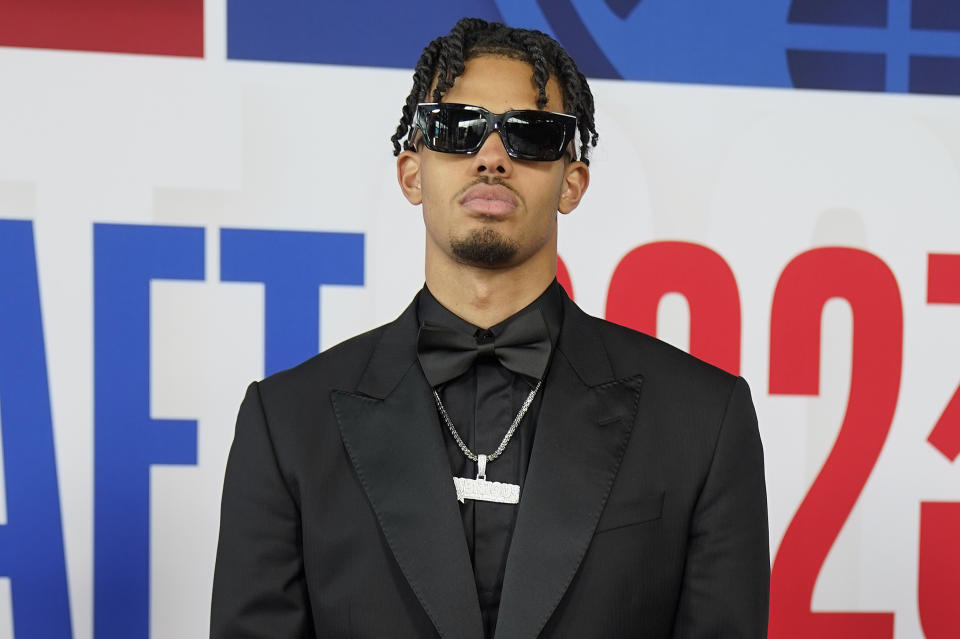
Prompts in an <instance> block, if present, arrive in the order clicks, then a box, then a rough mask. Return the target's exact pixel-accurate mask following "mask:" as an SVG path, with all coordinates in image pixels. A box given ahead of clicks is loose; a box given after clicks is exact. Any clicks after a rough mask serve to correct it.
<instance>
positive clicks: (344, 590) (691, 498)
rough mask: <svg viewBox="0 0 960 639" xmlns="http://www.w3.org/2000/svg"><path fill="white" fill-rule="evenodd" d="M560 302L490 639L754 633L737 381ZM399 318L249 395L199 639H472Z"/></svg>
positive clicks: (750, 425) (408, 314)
mask: <svg viewBox="0 0 960 639" xmlns="http://www.w3.org/2000/svg"><path fill="white" fill-rule="evenodd" d="M564 305H565V307H564V320H563V328H562V330H561V334H560V338H559V340H558V342H557V347H556V350H555V353H554V356H553V360H552V363H551V365H550V369H549V372H548V374H547V379H546V382H545V386H544V390H543V391H542V392H543V403H542V407H541V410H540V416H539V420H538V425H537V431H536V438H535V440H534V444H533V450H532V452H531V457H530V465H529V468H528V471H527V476H526V481H525V485H524V488H523V494H522V496H521V500H520V504H519V505H518V508H519V512H518V516H517V520H516V527H515V529H514V533H513V539H512V544H511V547H510V551H509V555H508V558H507V563H506V569H505V575H504V580H503V591H502V598H501V603H500V614H499V619H498V625H497V632H496V637H497V639H520V638H526V639H533V638H534V637H538V636H540V637H603V638H615V637H664V638H668V637H684V638H695V637H723V638H726V637H729V638H731V639H733V638H736V639H749V638H753V637H764V636H766V622H767V600H768V587H769V586H768V585H769V570H770V568H769V566H770V564H769V550H768V537H767V535H768V533H767V514H766V513H767V511H766V493H765V487H764V474H763V452H762V449H761V444H760V438H759V434H758V430H757V422H756V416H755V413H754V409H753V404H752V402H751V399H750V392H749V389H748V388H747V385H746V383H745V382H744V381H743V380H742V379H740V378H737V377H734V376H732V375H729V374H727V373H725V372H723V371H721V370H719V369H717V368H714V367H712V366H709V365H707V364H704V363H703V362H701V361H699V360H697V359H695V358H693V357H690V356H689V355H687V354H685V353H683V352H681V351H679V350H677V349H675V348H673V347H671V346H668V345H666V344H664V343H663V342H660V341H658V340H656V339H653V338H651V337H648V336H646V335H643V334H641V333H637V332H635V331H631V330H628V329H626V328H623V327H620V326H617V325H615V324H611V323H609V322H605V321H603V320H600V319H597V318H593V317H590V316H588V315H586V314H584V313H583V312H582V311H581V310H580V309H579V308H578V307H577V306H576V305H574V304H573V302H571V301H570V300H569V299H566V298H565V301H564ZM417 330H418V326H417V321H416V311H415V305H411V306H410V307H409V308H407V310H406V311H405V312H404V313H403V315H401V316H400V317H399V318H398V319H397V320H396V321H394V322H392V323H390V324H387V325H385V326H382V327H380V328H377V329H375V330H373V331H370V332H368V333H365V334H363V335H360V336H358V337H355V338H353V339H351V340H348V341H347V342H344V343H343V344H340V345H339V346H336V347H334V348H332V349H330V350H328V351H326V352H324V353H322V354H320V355H318V356H316V357H314V358H313V359H311V360H309V361H307V362H305V363H303V364H301V365H300V366H298V367H296V368H294V369H291V370H289V371H285V372H282V373H279V374H277V375H273V376H271V377H269V378H267V379H265V380H264V381H262V382H260V383H254V384H252V385H251V386H250V388H249V389H248V391H247V396H246V398H245V399H244V401H243V405H242V406H241V408H240V414H239V417H238V420H237V430H236V435H235V439H234V442H233V447H232V448H231V451H230V458H229V462H228V464H227V472H226V479H225V483H224V488H223V503H222V512H221V522H220V543H219V548H218V551H217V565H216V573H215V579H214V589H213V606H212V617H211V635H212V636H213V637H216V638H218V639H219V638H230V639H236V638H241V637H264V638H267V637H269V638H271V639H285V638H288V637H298V638H299V637H314V636H316V637H355V638H367V637H371V638H372V637H377V638H380V637H389V638H397V639H403V638H422V637H437V636H440V637H444V638H451V639H454V638H455V639H482V629H481V620H480V608H479V604H478V601H477V593H476V586H475V583H474V578H473V573H472V567H471V563H470V558H469V556H468V553H467V546H466V540H465V539H464V534H463V525H462V521H461V518H460V513H459V510H458V505H457V501H456V496H455V492H454V487H453V481H452V479H451V475H450V464H449V461H448V459H447V454H446V451H445V449H444V444H443V438H444V437H445V436H448V435H446V433H445V431H444V429H443V427H442V426H441V424H440V422H439V419H438V416H437V411H436V407H435V404H434V400H433V397H432V395H431V389H430V386H429V385H428V384H427V382H426V380H425V379H424V376H423V372H422V371H421V369H420V365H419V363H418V360H417V355H416V335H417Z"/></svg>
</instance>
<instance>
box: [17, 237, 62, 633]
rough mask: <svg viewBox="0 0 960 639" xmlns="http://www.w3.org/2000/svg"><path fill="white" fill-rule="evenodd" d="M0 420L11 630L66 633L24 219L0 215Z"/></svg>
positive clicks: (45, 391) (53, 474) (53, 476)
mask: <svg viewBox="0 0 960 639" xmlns="http://www.w3.org/2000/svg"><path fill="white" fill-rule="evenodd" d="M0 309H2V310H0V427H2V429H3V458H4V459H3V461H4V467H5V470H6V473H5V480H6V486H7V523H6V524H5V525H4V526H0V575H2V576H5V577H9V578H10V585H11V591H12V599H13V625H14V629H15V632H16V635H17V636H18V637H51V638H52V637H63V638H64V639H66V638H68V637H70V636H71V629H70V602H69V600H68V595H67V571H66V566H65V563H64V555H63V528H62V526H61V524H60V495H59V490H58V487H57V463H56V457H55V456H54V450H53V423H52V420H51V418H50V391H49V388H48V386H47V362H46V354H45V353H44V344H43V321H42V319H41V313H40V287H39V283H38V279H37V261H36V254H35V253H34V248H33V224H32V222H25V221H23V222H22V221H13V220H0Z"/></svg>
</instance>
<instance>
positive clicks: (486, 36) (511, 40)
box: [390, 18, 599, 164]
mask: <svg viewBox="0 0 960 639" xmlns="http://www.w3.org/2000/svg"><path fill="white" fill-rule="evenodd" d="M481 55H501V56H504V57H508V58H514V59H516V60H522V61H523V62H526V63H528V64H529V65H530V66H531V67H533V82H534V84H535V85H536V87H537V108H539V109H542V108H544V107H545V106H546V104H547V92H546V88H547V82H549V80H550V76H551V75H553V76H554V77H556V79H557V81H558V83H559V84H560V88H561V91H562V93H563V110H564V111H565V112H566V113H569V114H571V115H574V116H576V117H577V128H578V129H579V131H580V160H581V161H583V162H584V163H586V164H589V163H590V159H589V150H590V148H591V147H595V146H596V145H597V140H599V135H597V130H596V126H595V124H594V120H593V110H594V103H593V94H592V93H591V92H590V85H589V84H588V83H587V79H586V78H585V77H584V76H583V74H582V73H580V70H579V69H578V68H577V65H576V63H575V62H574V61H573V59H572V58H571V57H570V55H569V54H568V53H567V52H566V51H564V49H563V47H561V46H560V44H559V43H557V41H556V40H554V39H553V38H551V37H550V36H548V35H547V34H545V33H542V32H540V31H532V30H527V29H515V28H512V27H508V26H506V25H503V24H500V23H497V22H487V21H485V20H481V19H479V18H463V19H461V20H460V21H459V22H457V24H455V25H454V27H453V29H451V31H450V33H448V34H447V35H445V36H441V37H439V38H437V39H435V40H433V41H432V42H431V43H430V44H428V45H427V46H426V47H425V48H424V49H423V53H422V54H421V55H420V59H419V60H418V61H417V66H416V68H415V69H414V71H413V87H412V88H411V89H410V94H409V95H408V96H407V99H406V101H405V102H404V105H403V108H402V112H401V116H400V123H399V124H398V125H397V129H396V131H395V132H394V134H393V135H392V136H390V141H391V142H392V143H393V154H394V155H399V154H400V151H401V150H410V151H413V150H415V147H414V145H413V143H412V140H413V118H414V115H415V113H416V109H417V104H419V103H420V102H425V101H427V92H428V91H429V90H430V85H431V84H432V83H433V82H434V80H436V83H437V84H436V87H435V88H434V90H433V93H432V95H431V100H430V101H432V102H439V101H440V100H441V98H443V94H444V93H446V92H447V91H448V90H449V89H450V88H451V87H452V86H453V84H454V82H456V79H457V78H458V77H460V75H462V74H463V71H464V68H465V63H466V61H467V60H470V59H471V58H475V57H478V56H481Z"/></svg>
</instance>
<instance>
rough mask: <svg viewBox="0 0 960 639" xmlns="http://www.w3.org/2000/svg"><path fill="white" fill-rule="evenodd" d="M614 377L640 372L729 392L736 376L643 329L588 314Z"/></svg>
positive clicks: (682, 384)
mask: <svg viewBox="0 0 960 639" xmlns="http://www.w3.org/2000/svg"><path fill="white" fill-rule="evenodd" d="M590 321H591V322H592V323H593V324H594V326H595V327H596V330H597V332H598V333H599V334H600V336H601V340H602V342H603V345H604V348H605V349H606V351H607V355H608V357H609V358H610V362H611V364H612V366H613V369H614V373H615V374H616V376H617V377H627V376H630V375H636V374H642V375H643V376H644V379H645V380H653V379H657V380H664V381H669V382H670V383H673V384H677V385H679V386H684V387H686V386H691V385H692V386H696V387H704V386H706V387H713V388H717V389H718V390H720V391H721V392H724V391H725V392H729V391H730V390H731V389H732V387H733V386H734V384H736V381H737V379H738V377H737V376H736V375H733V374H731V373H729V372H727V371H725V370H723V369H722V368H719V367H717V366H714V365H713V364H710V363H708V362H705V361H704V360H702V359H699V358H698V357H694V356H693V355H690V354H689V353H687V352H685V351H683V350H681V349H679V348H677V347H675V346H672V345H670V344H668V343H667V342H664V341H663V340H660V339H657V338H656V337H653V336H651V335H648V334H646V333H643V332H640V331H637V330H634V329H631V328H627V327H625V326H621V325H619V324H615V323H613V322H610V321H607V320H604V319H600V318H597V317H592V316H591V317H590Z"/></svg>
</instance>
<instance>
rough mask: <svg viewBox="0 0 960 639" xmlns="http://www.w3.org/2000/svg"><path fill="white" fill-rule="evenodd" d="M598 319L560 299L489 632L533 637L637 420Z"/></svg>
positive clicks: (633, 398)
mask: <svg viewBox="0 0 960 639" xmlns="http://www.w3.org/2000/svg"><path fill="white" fill-rule="evenodd" d="M640 382H641V379H640V377H639V376H637V377H631V378H627V379H623V380H614V374H613V371H612V369H611V366H610V362H609V360H608V358H607V355H606V351H605V350H604V347H603V343H602V342H601V340H600V336H599V334H598V333H597V325H596V323H595V322H593V321H591V319H590V318H588V317H587V316H586V315H584V314H583V312H582V311H581V310H580V309H579V308H577V307H576V306H575V305H574V304H573V303H572V302H570V301H569V300H566V302H565V308H564V320H563V328H562V329H561V333H560V339H559V341H558V344H557V351H556V353H555V354H554V358H553V362H552V363H551V365H550V371H549V373H548V375H547V382H546V384H545V394H544V397H543V404H542V405H541V408H540V416H539V419H538V421H537V434H536V438H535V440H534V444H533V451H532V453H531V456H530V465H529V468H528V470H527V475H526V480H525V483H524V487H523V494H522V496H521V498H520V510H519V513H518V514H517V523H516V527H515V528H514V533H513V539H512V541H511V544H510V552H509V556H508V558H507V565H506V572H505V574H504V581H503V590H502V593H501V598H500V602H501V603H500V613H499V617H498V622H497V631H496V637H497V639H533V638H534V637H536V636H537V635H538V634H539V633H540V631H541V630H542V628H543V626H544V624H545V623H546V621H547V619H548V618H549V617H550V615H551V614H552V613H553V611H554V610H555V609H556V606H557V604H558V603H559V602H560V600H561V598H562V597H563V595H564V593H565V592H566V590H567V587H568V586H569V585H570V582H571V580H572V579H573V576H574V574H575V573H576V572H577V569H578V568H579V566H580V562H581V561H582V559H583V556H584V555H585V554H586V551H587V548H588V546H589V545H590V540H591V539H592V537H593V532H594V529H595V528H596V525H597V521H598V520H599V518H600V513H601V512H602V511H603V507H604V505H605V503H606V500H607V496H608V495H609V493H610V488H611V486H612V485H613V480H614V478H615V477H616V474H617V470H618V469H619V467H620V461H621V460H622V458H623V453H624V451H625V450H626V447H627V442H628V441H629V438H630V433H631V430H632V428H633V422H634V419H635V417H636V412H637V403H638V400H639V396H640Z"/></svg>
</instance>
